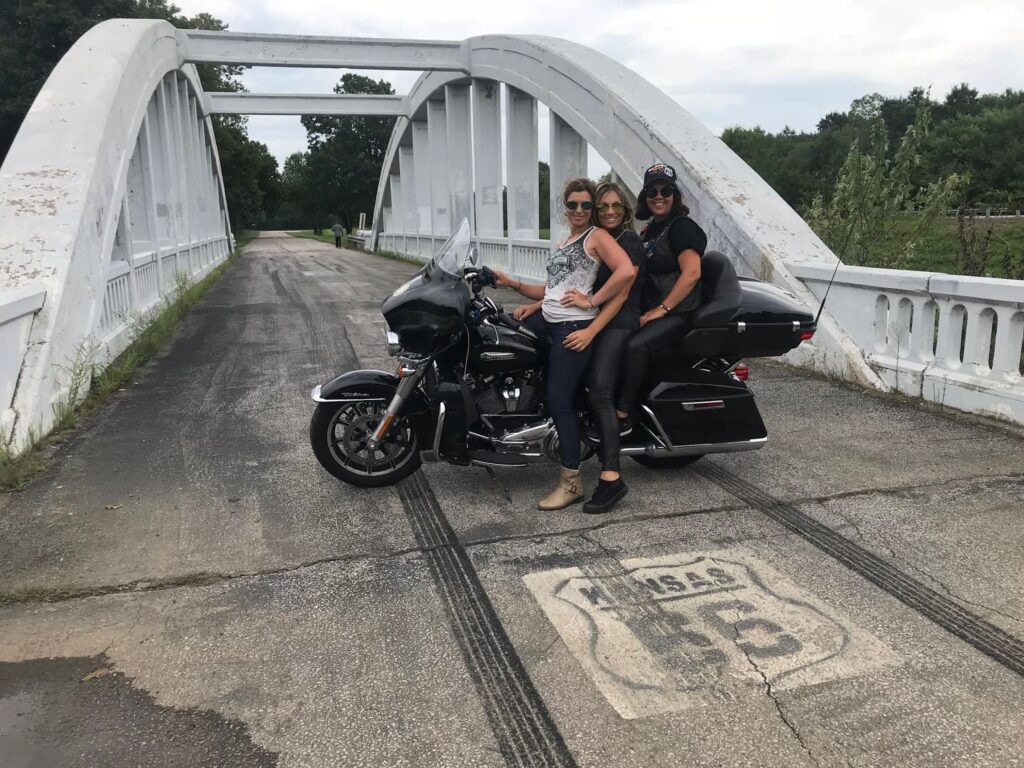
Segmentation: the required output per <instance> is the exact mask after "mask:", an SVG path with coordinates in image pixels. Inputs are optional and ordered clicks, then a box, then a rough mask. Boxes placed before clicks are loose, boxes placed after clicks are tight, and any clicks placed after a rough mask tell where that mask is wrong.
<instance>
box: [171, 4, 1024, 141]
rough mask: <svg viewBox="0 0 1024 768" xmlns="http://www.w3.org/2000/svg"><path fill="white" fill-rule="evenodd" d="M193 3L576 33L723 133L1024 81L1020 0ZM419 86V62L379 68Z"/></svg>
mask: <svg viewBox="0 0 1024 768" xmlns="http://www.w3.org/2000/svg"><path fill="white" fill-rule="evenodd" d="M178 5H180V6H182V8H183V10H184V12H185V13H188V14H193V13H197V12H200V11H208V12H209V13H212V14H213V15H215V16H217V17H218V18H221V19H222V20H224V21H226V22H227V23H228V24H229V25H230V28H231V29H232V30H233V31H251V32H278V33H286V34H304V35H336V36H352V37H384V38H414V39H451V40H462V39H465V38H467V37H471V36H476V35H483V34H494V33H508V34H544V35H553V36H556V37H564V38H568V39H571V40H574V41H576V42H578V43H581V44H583V45H587V46H590V47H592V48H595V49H596V50H599V51H601V52H603V53H604V54H606V55H608V56H609V57H611V58H613V59H615V60H616V61H619V62H622V63H623V64H625V65H626V66H628V67H630V68H631V69H633V70H634V71H636V72H637V73H638V74H640V75H641V76H643V77H645V78H646V79H648V80H649V81H650V82H652V83H653V84H654V85H656V86H657V87H659V88H661V89H662V90H664V91H665V92H666V93H668V94H669V95H671V96H672V97H673V98H675V99H676V100H677V101H679V102H680V103H681V104H682V105H683V106H684V107H685V108H686V109H687V110H688V111H690V112H691V113H692V114H694V115H695V116H696V117H697V118H698V119H701V120H702V121H704V122H705V123H706V124H707V125H708V126H709V127H710V128H711V129H712V130H715V131H720V130H721V129H722V128H724V127H726V126H729V125H744V126H753V125H757V124H760V125H761V126H762V127H764V128H765V129H766V130H779V129H781V128H782V127H783V126H784V125H790V126H791V127H793V128H796V129H798V130H800V129H802V130H813V128H814V126H815V124H816V123H817V121H818V119H820V118H821V117H823V116H824V115H825V114H826V113H828V112H830V111H833V110H837V109H846V108H847V107H848V106H849V102H850V101H851V100H852V99H853V98H856V97H858V96H861V95H864V94H865V93H869V92H871V91H879V92H881V93H884V94H887V95H899V94H904V93H906V92H907V91H908V90H909V89H910V88H911V87H913V86H915V85H923V86H928V85H931V86H932V92H933V95H935V96H937V97H941V96H942V95H944V94H945V93H946V92H948V90H949V89H950V88H951V87H952V86H953V85H955V84H957V83H959V82H962V81H967V82H969V83H970V84H971V85H972V86H974V87H975V88H978V89H979V90H981V91H983V92H984V91H1002V90H1003V89H1004V88H1007V87H1014V88H1019V87H1021V83H1020V79H1019V73H1020V72H1022V71H1024V45H1021V43H1020V41H1021V40H1022V39H1024V6H1022V5H1021V4H1020V3H1019V0H978V1H977V2H974V3H971V4H970V5H969V6H968V5H967V4H964V3H962V2H960V1H959V0H957V1H955V2H954V1H953V0H903V2H900V3H892V2H890V1H889V0H859V1H858V2H856V3H854V2H848V1H847V0H842V1H840V0H833V1H832V2H826V3H823V2H820V0H788V2H786V3H765V2H764V1H763V0H733V1H732V2H729V3H709V2H707V1H706V0H700V1H699V2H698V1H692V0H686V1H685V2H671V1H668V0H633V2H630V3H628V4H624V3H622V2H621V1H613V0H592V2H589V3H586V4H582V5H580V4H576V5H572V4H570V5H567V6H566V5H563V6H559V10H560V11H561V13H560V14H559V16H560V17H561V18H564V19H566V21H565V22H560V23H558V24H556V23H555V21H554V14H553V6H552V4H551V2H550V0H547V1H545V2H541V1H540V0H519V2H515V3H487V4H486V6H485V5H484V4H482V3H481V2H479V0H435V1H434V2H432V3H429V4H428V3H423V2H422V1H421V0H417V1H416V2H413V0H388V2H386V3H346V4H344V5H340V6H339V5H335V4H328V3H323V2H320V1H319V0H289V2H287V3H276V2H275V3H271V2H268V1H267V0H245V2H242V0H178ZM340 74H341V73H340V72H339V71H337V70H272V69H258V70H251V71H250V72H248V73H247V74H246V75H245V79H244V82H245V83H246V86H247V87H248V88H249V89H250V90H252V91H264V92H266V91H278V92H281V91H284V92H292V93H310V92H312V93H317V92H320V93H327V92H330V90H331V87H332V86H333V84H334V83H335V82H336V81H337V79H338V77H339V76H340ZM367 74H371V75H373V76H374V77H384V78H386V79H388V80H390V81H391V82H392V83H393V84H394V85H395V86H396V90H398V92H400V93H401V92H405V91H407V90H408V88H409V86H410V85H411V84H412V82H413V81H414V80H415V78H416V76H417V73H409V72H400V73H394V72H392V73H389V72H374V73H367ZM263 124H264V123H263V121H257V120H253V121H251V122H250V126H251V130H250V133H251V135H252V136H253V138H255V139H257V140H260V141H268V142H269V141H273V142H274V147H275V148H274V149H272V151H274V153H275V155H277V156H278V157H279V158H281V159H283V157H282V155H280V154H279V153H278V150H277V149H276V147H282V148H284V147H291V148H293V149H292V151H295V149H296V148H297V149H298V150H301V149H303V148H304V147H305V134H304V132H303V131H302V128H301V126H300V125H299V124H298V121H297V120H294V121H293V124H294V126H295V128H294V129H293V130H294V131H295V135H294V136H291V135H290V134H288V135H289V136H291V138H286V137H285V133H286V132H284V131H283V130H282V131H280V132H278V133H274V134H267V138H263V134H262V133H261V132H262V131H263V130H264V129H263V127H262V126H263Z"/></svg>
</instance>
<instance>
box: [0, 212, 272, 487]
mask: <svg viewBox="0 0 1024 768" xmlns="http://www.w3.org/2000/svg"><path fill="white" fill-rule="evenodd" d="M256 235H257V233H256V232H250V231H244V232H242V233H241V234H239V235H238V237H237V238H236V240H235V250H234V252H233V253H232V254H231V255H230V256H229V257H228V258H227V259H225V260H224V261H223V262H222V263H221V264H219V265H218V266H217V267H216V268H215V269H213V270H212V271H211V272H210V274H208V275H207V276H206V277H204V278H203V279H202V280H200V281H199V282H198V283H197V282H193V281H192V280H191V278H189V277H188V276H186V275H183V274H179V275H178V276H177V278H176V279H177V292H176V294H175V299H174V300H173V301H170V302H168V303H166V304H165V305H164V307H163V308H162V309H160V311H159V312H157V314H156V315H153V316H151V317H149V318H143V317H132V318H126V320H127V322H128V326H129V333H130V334H131V336H132V342H131V344H129V345H128V347H127V348H126V349H125V350H124V352H122V353H121V354H120V355H118V356H117V357H116V358H114V360H112V361H111V362H110V364H109V365H107V366H106V367H105V368H103V369H102V370H98V368H99V366H98V364H97V354H98V352H99V347H98V345H97V344H96V343H95V342H92V341H87V342H85V343H84V344H83V345H82V346H81V347H79V349H78V353H77V355H76V357H75V362H74V364H73V365H72V366H71V368H70V370H69V380H70V384H69V390H68V396H67V397H66V398H65V399H64V400H62V401H61V402H60V403H58V405H57V406H55V407H54V424H53V428H52V429H51V430H50V432H49V433H48V434H47V435H45V436H39V435H35V434H32V433H30V434H29V441H28V442H29V446H28V448H27V449H26V450H25V451H24V452H22V453H20V454H18V455H15V454H14V453H12V451H11V450H10V447H9V446H6V445H0V490H5V491H10V490H17V489H19V488H22V487H24V486H25V484H26V483H27V482H28V481H29V480H31V479H32V478H33V477H34V476H35V475H36V474H38V473H39V472H40V471H42V470H43V469H44V468H45V467H46V459H47V457H48V455H49V454H50V453H52V449H54V448H55V447H56V446H57V445H59V444H60V443H62V442H63V441H64V440H66V439H67V437H68V435H69V434H70V432H71V431H72V430H74V428H75V427H76V426H77V425H78V424H79V423H81V420H82V419H83V418H84V417H86V416H88V415H89V414H90V413H92V412H93V411H95V410H96V409H97V408H98V407H99V406H100V405H102V404H103V403H104V402H106V401H107V399H108V398H109V397H110V395H111V394H112V393H114V392H116V391H118V390H120V389H123V388H124V387H125V386H127V385H128V384H130V383H131V381H132V379H133V378H134V376H135V374H136V372H137V371H138V370H139V368H140V367H141V366H142V365H144V364H145V363H146V362H147V361H148V360H150V359H151V358H152V357H153V355H155V354H156V353H157V352H158V351H159V350H160V349H161V348H163V347H164V345H166V344H167V342H168V341H169V340H170V338H171V337H172V336H173V334H174V332H175V331H176V330H177V328H178V326H179V325H180V324H181V321H182V320H183V319H184V317H185V315H186V314H187V313H188V311H189V309H191V308H192V306H193V305H195V304H196V302H198V301H199V299H200V298H201V297H202V295H203V294H204V293H205V292H206V289H207V288H209V287H210V285H212V284H213V283H214V281H216V280H217V278H218V277H220V275H221V273H223V272H224V270H225V269H227V267H228V265H229V264H231V263H232V262H233V261H234V260H235V259H236V258H237V257H238V254H239V252H240V251H241V249H242V248H243V247H244V246H245V245H246V244H247V243H248V242H249V241H251V240H252V239H253V238H254V237H256ZM83 395H84V396H83Z"/></svg>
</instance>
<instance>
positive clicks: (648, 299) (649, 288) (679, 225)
mask: <svg viewBox="0 0 1024 768" xmlns="http://www.w3.org/2000/svg"><path fill="white" fill-rule="evenodd" d="M689 213H690V210H689V208H687V207H686V205H685V204H684V203H683V195H682V192H681V191H680V190H679V187H678V185H677V183H676V172H675V169H674V168H673V167H672V166H670V165H665V164H664V163H658V164H656V165H652V166H651V167H650V168H648V169H647V171H646V172H645V173H644V188H643V191H642V192H641V193H640V203H639V205H638V206H637V218H639V219H649V218H651V217H652V216H653V217H654V221H652V222H651V223H650V224H649V225H648V226H647V227H646V229H644V231H643V243H644V250H645V253H646V257H647V258H646V268H647V280H646V281H645V285H644V292H643V298H644V308H645V309H646V310H647V311H646V312H644V313H643V315H641V317H640V330H639V331H638V332H637V333H636V334H635V335H634V336H633V337H632V338H631V339H630V340H629V343H628V344H627V345H626V353H625V371H624V373H623V378H622V390H621V391H620V392H619V403H618V416H619V418H620V419H623V420H625V423H626V425H627V426H628V423H629V422H628V414H629V412H630V411H631V410H632V409H633V407H634V406H635V404H636V399H637V395H639V393H640V387H641V386H643V382H644V378H646V376H647V370H648V368H649V366H650V361H651V355H652V354H654V353H656V352H659V351H663V350H666V349H668V348H670V347H671V346H672V344H674V343H675V342H676V341H677V340H678V339H679V338H680V337H681V336H682V334H683V332H684V331H685V330H686V328H687V327H688V326H689V323H690V320H691V317H692V315H693V312H694V311H695V310H696V309H697V308H698V306H699V305H700V260H701V257H702V256H703V255H704V249H705V248H706V247H707V244H708V238H707V235H705V234H704V230H702V229H701V228H700V227H699V226H697V223H696V222H695V221H694V220H693V219H691V218H690V217H689Z"/></svg>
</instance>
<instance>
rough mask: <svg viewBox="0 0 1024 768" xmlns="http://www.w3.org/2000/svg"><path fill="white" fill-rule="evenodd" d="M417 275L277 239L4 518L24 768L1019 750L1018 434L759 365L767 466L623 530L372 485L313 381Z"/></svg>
mask: <svg viewBox="0 0 1024 768" xmlns="http://www.w3.org/2000/svg"><path fill="white" fill-rule="evenodd" d="M414 269H415V268H414V267H412V266H410V265H408V264H405V263H401V262H395V261H390V260H386V259H382V258H378V257H374V256H369V255H366V254H361V253H356V252H353V251H339V250H336V249H334V248H332V247H330V246H327V245H323V244H321V243H317V242H314V241H310V240H301V239H293V238H290V237H287V236H284V235H278V234H269V233H268V234H265V235H264V236H262V237H260V238H259V239H257V240H255V241H254V242H253V243H252V244H251V245H250V246H249V247H248V248H247V249H246V251H245V253H244V254H243V256H242V258H241V259H240V260H239V261H238V262H236V263H235V264H234V265H233V266H232V267H231V268H230V269H229V270H228V271H227V272H226V273H225V275H224V276H223V277H221V278H220V280H219V281H218V283H217V284H216V285H214V286H213V287H212V288H211V290H210V291H209V292H208V294H207V295H206V297H205V298H204V300H203V301H202V302H201V303H200V304H199V305H198V306H197V307H196V308H195V309H194V310H193V311H192V312H191V314H190V315H189V317H188V318H187V320H186V322H185V324H184V326H183V328H182V329H181V332H180V333H179V334H178V336H177V337H176V339H175V340H174V341H173V342H172V343H171V344H170V346H169V347H168V349H167V350H166V352H165V353H164V354H162V355H161V356H160V357H159V358H158V359H156V360H154V361H152V362H151V363H150V364H149V365H148V366H147V367H146V369H145V370H144V372H143V373H142V375H141V376H140V377H139V379H138V381H137V382H136V383H134V384H132V385H131V386H130V387H128V388H127V389H126V390H125V391H123V392H121V393H118V394H117V395H116V396H115V397H114V398H113V399H112V400H111V401H110V403H109V404H108V405H107V406H105V407H104V408H102V409H101V410H100V411H99V412H98V413H96V414H95V415H94V416H93V417H92V418H91V419H90V420H89V421H88V423H86V424H84V425H83V427H82V428H81V429H80V430H79V431H78V433H77V434H76V435H75V436H74V437H73V439H71V440H70V441H69V442H68V443H67V444H66V445H65V446H64V447H63V448H62V449H61V450H60V451H59V452H58V454H57V456H56V457H55V459H54V461H53V462H52V465H51V467H50V468H49V470H47V472H46V473H45V474H44V475H43V476H41V477H40V478H38V479H37V480H36V481H35V482H34V483H33V484H32V485H31V486H30V487H28V488H27V489H25V490H24V491H21V492H19V493H14V494H7V495H5V496H3V497H0V602H2V603H5V604H3V605H2V606H0V767H3V768H7V767H8V766H10V767H15V766H16V767H17V768H22V767H24V766H62V767H63V766H97V765H104V766H110V768H120V766H140V765H141V766H190V767H192V766H232V767H233V766H263V765H278V766H374V767H378V766H574V765H575V766H666V767H667V766H681V765H686V766H766V767H775V766H778V767H779V768H783V767H785V768H791V767H794V766H865V767H867V766H921V768H925V767H927V768H935V767H936V766H994V767H999V768H1003V767H1005V766H1015V765H1022V764H1024V437H1022V436H1021V435H1020V434H1019V433H1015V432H1013V431H1011V430H1007V429H1005V428H1001V427H997V426H994V425H988V424H985V423H983V422H980V421H977V420H971V419H967V418H963V417H958V416H953V417H950V416H944V415H941V414H937V413H935V412H934V411H931V410H925V409H921V408H919V407H917V406H915V405H913V404H910V403H906V402H903V401H901V400H897V399H892V398H886V397H880V396H874V395H869V394H864V393H861V392H858V391H856V390H853V389H850V388H847V387H845V386H841V385H837V384H834V383H831V382H827V381H824V380H821V379H818V378H813V377H808V376H804V375H801V374H800V373H798V372H796V371H793V370H790V369H787V368H784V367H781V366H777V365H772V364H768V363H757V362H755V363H754V364H753V365H752V372H753V375H752V379H751V387H752V389H753V390H754V392H755V395H756V397H757V400H758V403H759V406H760V408H761V411H762V413H763V415H764V418H765V421H766V423H767V425H768V429H769V436H770V437H769V445H768V447H767V448H765V449H764V450H762V451H757V452H754V453H749V454H735V455H726V456H720V457H706V458H705V459H703V460H701V461H700V462H698V463H697V464H695V465H693V466H692V467H691V468H689V469H687V470H677V471H661V472H658V471H653V470H649V469H646V468H643V467H640V466H638V465H636V464H633V463H632V462H627V463H626V464H625V465H624V470H625V472H626V479H627V481H628V482H629V484H630V488H631V490H630V494H629V496H628V497H627V499H626V501H625V502H624V503H623V505H622V506H621V507H620V508H619V509H617V510H616V511H615V512H614V513H613V514H611V515H608V516H605V517H598V518H593V517H589V516H586V515H583V514H581V513H580V511H579V507H576V508H575V509H574V510H572V511H567V512H560V513H553V514H552V513H546V514H545V513H541V512H538V511H536V509H535V506H534V505H535V503H536V500H537V498H539V497H540V496H542V495H544V494H545V493H546V492H547V490H548V486H549V484H550V483H551V481H552V478H553V475H554V472H553V470H552V469H550V468H544V467H531V468H527V469H513V470H502V471H498V472H497V474H496V477H494V478H492V477H491V476H490V475H489V474H488V473H487V472H485V471H484V470H483V469H479V468H457V467H450V466H447V465H430V466H426V467H425V468H424V469H423V471H422V472H420V473H417V475H415V476H414V477H413V478H411V479H410V480H409V481H406V482H404V483H403V484H402V485H400V486H399V487H396V488H390V489H381V490H358V489H354V488H350V487H347V486H344V485H342V484H340V483H339V482H337V481H336V480H334V478H332V477H331V476H329V475H328V474H327V473H326V472H324V471H322V470H321V469H320V468H319V466H318V465H317V464H316V461H315V459H314V458H313V456H312V454H311V452H310V449H309V446H308V439H307V428H308V422H309V417H310V415H311V413H312V403H310V401H309V399H308V392H309V390H310V389H311V388H312V387H313V386H314V385H315V384H317V383H321V382H322V381H325V380H326V379H328V378H330V377H331V376H333V375H334V374H336V373H338V372H341V371H344V370H347V369H352V368H356V367H370V368H375V367H383V368H391V367H393V362H392V361H391V360H389V359H388V358H387V357H386V356H385V353H384V348H383V331H382V328H383V321H382V318H381V317H380V315H379V312H378V307H379V303H380V300H381V299H382V298H383V297H384V296H386V295H387V294H388V293H390V292H391V290H393V289H394V287H396V286H397V285H398V284H399V283H400V282H401V281H402V280H403V279H404V278H405V277H406V276H407V275H409V274H411V272H412V271H414ZM585 473H587V474H588V482H587V484H588V485H590V484H592V481H593V480H596V474H597V469H596V465H595V464H594V463H593V462H591V463H589V464H588V465H586V466H585ZM51 600H52V601H54V602H48V601H51Z"/></svg>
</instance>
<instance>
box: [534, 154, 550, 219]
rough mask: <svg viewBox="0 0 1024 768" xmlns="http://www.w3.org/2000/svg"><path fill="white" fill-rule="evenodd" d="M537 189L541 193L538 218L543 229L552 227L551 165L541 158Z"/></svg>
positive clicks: (538, 168)
mask: <svg viewBox="0 0 1024 768" xmlns="http://www.w3.org/2000/svg"><path fill="white" fill-rule="evenodd" d="M537 177H538V178H537V189H538V193H537V194H539V195H540V213H539V216H538V220H539V221H540V228H541V229H551V167H550V166H549V165H548V164H547V163H545V162H544V161H543V160H541V161H540V162H539V163H537Z"/></svg>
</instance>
